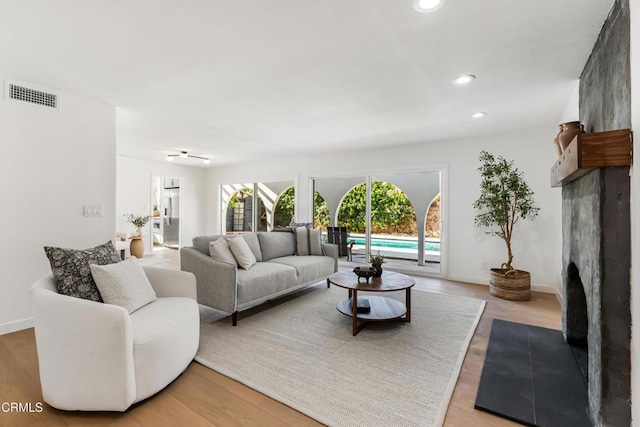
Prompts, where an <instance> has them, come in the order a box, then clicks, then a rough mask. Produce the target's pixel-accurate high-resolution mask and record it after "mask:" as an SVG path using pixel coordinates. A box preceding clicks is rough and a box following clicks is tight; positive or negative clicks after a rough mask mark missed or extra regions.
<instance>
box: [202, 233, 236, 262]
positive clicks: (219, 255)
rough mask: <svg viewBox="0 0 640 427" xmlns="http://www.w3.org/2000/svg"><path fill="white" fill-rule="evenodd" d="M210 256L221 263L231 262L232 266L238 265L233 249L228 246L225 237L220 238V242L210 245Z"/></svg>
mask: <svg viewBox="0 0 640 427" xmlns="http://www.w3.org/2000/svg"><path fill="white" fill-rule="evenodd" d="M209 255H211V258H213V259H218V260H221V261H226V262H230V263H231V264H235V265H238V263H237V262H236V259H235V257H234V256H233V253H232V252H231V249H229V245H228V244H227V239H225V238H224V237H220V238H218V240H214V241H213V242H211V243H209Z"/></svg>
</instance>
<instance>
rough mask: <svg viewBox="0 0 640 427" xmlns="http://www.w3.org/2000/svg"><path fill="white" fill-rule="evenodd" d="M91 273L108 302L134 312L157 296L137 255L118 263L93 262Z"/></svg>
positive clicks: (105, 300) (104, 299)
mask: <svg viewBox="0 0 640 427" xmlns="http://www.w3.org/2000/svg"><path fill="white" fill-rule="evenodd" d="M90 268H91V275H92V276H93V280H95V282H96V286H97V287H98V290H99V291H100V295H102V300H103V301H104V302H105V303H107V304H113V305H118V306H120V307H124V308H126V309H127V311H128V312H129V313H133V312H134V311H136V310H137V309H139V308H140V307H142V306H145V305H147V304H149V303H151V302H153V301H155V300H156V299H157V298H156V292H155V291H154V290H153V287H152V286H151V283H150V282H149V279H148V278H147V275H146V274H144V270H143V269H142V266H141V265H140V264H139V262H138V259H137V258H135V257H131V258H127V259H126V260H124V261H121V262H118V263H116V264H108V265H96V264H91V266H90Z"/></svg>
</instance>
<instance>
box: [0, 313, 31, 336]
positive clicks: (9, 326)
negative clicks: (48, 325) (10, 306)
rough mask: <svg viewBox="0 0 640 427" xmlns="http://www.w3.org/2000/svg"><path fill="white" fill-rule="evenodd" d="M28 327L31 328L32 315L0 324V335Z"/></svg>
mask: <svg viewBox="0 0 640 427" xmlns="http://www.w3.org/2000/svg"><path fill="white" fill-rule="evenodd" d="M28 328H33V317H29V318H27V319H22V320H16V321H13V322H7V323H3V324H1V325H0V335H5V334H10V333H11V332H16V331H21V330H23V329H28Z"/></svg>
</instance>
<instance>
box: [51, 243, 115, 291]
mask: <svg viewBox="0 0 640 427" xmlns="http://www.w3.org/2000/svg"><path fill="white" fill-rule="evenodd" d="M44 252H45V253H46V254H47V258H49V263H50V264H51V271H52V272H53V277H54V278H55V280H56V287H57V288H58V292H59V293H61V294H63V295H67V296H70V297H76V298H83V299H88V300H91V301H98V302H102V297H101V296H100V292H99V291H98V287H97V286H96V282H95V281H94V280H93V276H92V275H91V268H90V267H89V265H90V264H98V265H105V264H115V263H116V262H119V261H120V257H119V256H118V253H117V252H116V250H115V248H114V247H113V243H111V241H108V242H107V243H105V244H103V245H100V246H96V247H95V248H91V249H80V250H76V249H65V248H56V247H51V246H45V247H44Z"/></svg>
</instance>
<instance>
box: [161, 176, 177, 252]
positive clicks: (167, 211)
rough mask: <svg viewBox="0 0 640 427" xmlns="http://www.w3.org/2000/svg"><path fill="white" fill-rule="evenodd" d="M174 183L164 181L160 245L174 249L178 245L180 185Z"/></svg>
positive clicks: (172, 181)
mask: <svg viewBox="0 0 640 427" xmlns="http://www.w3.org/2000/svg"><path fill="white" fill-rule="evenodd" d="M176 181H177V180H175V179H166V180H165V185H164V191H163V195H162V205H163V207H164V212H163V218H162V221H163V223H162V243H163V244H164V246H166V247H169V248H174V249H178V247H179V245H180V184H179V183H177V182H176Z"/></svg>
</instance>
